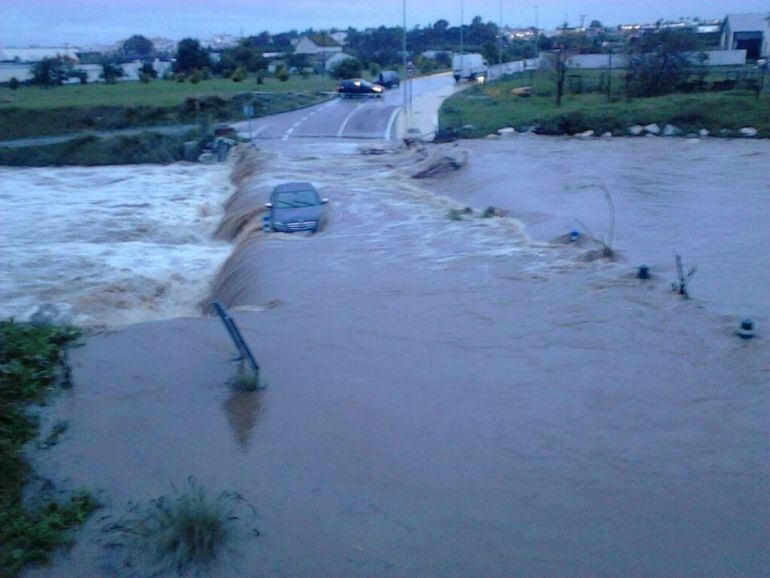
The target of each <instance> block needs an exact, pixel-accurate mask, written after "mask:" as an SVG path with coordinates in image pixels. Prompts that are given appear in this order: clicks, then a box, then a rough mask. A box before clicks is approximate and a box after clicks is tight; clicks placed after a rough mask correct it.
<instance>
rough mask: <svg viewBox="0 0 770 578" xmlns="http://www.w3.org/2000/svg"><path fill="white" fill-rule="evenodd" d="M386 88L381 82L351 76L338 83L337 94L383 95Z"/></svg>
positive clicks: (347, 96)
mask: <svg viewBox="0 0 770 578" xmlns="http://www.w3.org/2000/svg"><path fill="white" fill-rule="evenodd" d="M383 92H385V89H384V88H383V87H382V86H380V85H379V84H374V83H372V82H369V81H368V80H364V79H363V78H351V79H349V80H343V81H342V82H340V83H339V84H338V85H337V94H339V95H340V96H342V97H343V98H350V97H352V96H375V97H381V96H382V93H383Z"/></svg>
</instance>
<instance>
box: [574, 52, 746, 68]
mask: <svg viewBox="0 0 770 578" xmlns="http://www.w3.org/2000/svg"><path fill="white" fill-rule="evenodd" d="M701 54H706V55H707V56H708V60H707V61H706V62H705V64H707V65H708V66H741V65H744V64H746V51H745V50H705V51H703V53H701V52H690V53H689V54H688V58H689V59H690V61H691V62H693V63H699V57H700V55H701ZM610 56H611V57H612V68H625V67H626V65H627V64H628V57H627V56H626V55H625V54H612V55H610V54H576V55H575V56H570V57H569V58H568V59H567V67H569V68H589V69H591V68H609V67H610Z"/></svg>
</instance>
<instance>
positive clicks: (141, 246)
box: [0, 165, 231, 325]
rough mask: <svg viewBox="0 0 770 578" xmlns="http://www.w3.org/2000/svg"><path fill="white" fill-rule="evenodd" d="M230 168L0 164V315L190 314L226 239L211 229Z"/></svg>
mask: <svg viewBox="0 0 770 578" xmlns="http://www.w3.org/2000/svg"><path fill="white" fill-rule="evenodd" d="M228 176H229V169H228V168H226V167H222V166H219V167H204V166H200V165H173V166H142V167H104V168H49V169H0V212H1V213H2V215H3V224H2V230H1V231H0V250H2V253H3V289H2V292H3V300H2V305H0V315H2V316H16V317H18V318H21V319H25V318H27V317H28V316H29V315H31V314H33V313H34V312H35V311H36V310H37V308H38V307H39V306H41V305H45V304H49V305H53V306H54V307H56V309H57V311H58V312H59V315H58V318H59V319H61V320H65V321H66V320H69V321H74V322H75V323H78V324H81V325H122V324H127V323H136V322H139V321H147V320H152V319H167V318H169V317H177V316H180V315H194V314H196V313H197V311H196V305H197V303H198V301H199V300H200V299H202V298H204V297H205V296H206V294H207V291H208V285H209V283H210V280H211V276H212V274H213V271H215V270H216V268H217V267H218V266H219V264H220V263H221V262H222V261H223V260H224V259H225V258H226V256H227V254H228V253H229V250H230V249H229V247H228V246H227V245H226V244H225V243H217V242H214V241H213V239H212V233H213V231H214V228H215V227H216V224H217V222H218V220H219V218H220V211H221V203H222V201H223V199H225V198H226V197H227V195H228V194H229V192H230V189H231V185H230V184H229V181H228Z"/></svg>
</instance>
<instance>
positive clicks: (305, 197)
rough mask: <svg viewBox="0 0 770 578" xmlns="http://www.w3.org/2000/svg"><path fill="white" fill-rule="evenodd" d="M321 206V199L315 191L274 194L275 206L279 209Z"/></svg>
mask: <svg viewBox="0 0 770 578" xmlns="http://www.w3.org/2000/svg"><path fill="white" fill-rule="evenodd" d="M320 204H321V199H319V198H318V193H316V192H315V191H313V190H304V191H286V192H280V193H273V206H274V207H275V208H277V209H289V208H293V207H294V208H296V207H312V206H315V205H320Z"/></svg>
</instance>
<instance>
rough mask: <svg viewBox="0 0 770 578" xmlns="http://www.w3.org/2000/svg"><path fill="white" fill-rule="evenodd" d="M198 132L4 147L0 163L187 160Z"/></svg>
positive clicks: (99, 163) (41, 164)
mask: <svg viewBox="0 0 770 578" xmlns="http://www.w3.org/2000/svg"><path fill="white" fill-rule="evenodd" d="M191 140H199V136H198V133H194V132H193V133H190V132H188V133H185V134H180V135H167V134H157V133H150V132H145V133H141V134H136V135H126V136H112V137H96V136H83V137H79V138H76V139H72V140H69V141H66V142H62V143H57V144H50V145H41V146H28V147H18V148H8V147H0V166H3V165H5V166H16V167H48V166H70V165H78V166H89V167H90V166H105V165H134V164H166V163H172V162H175V161H179V160H183V158H184V143H185V142H187V141H191Z"/></svg>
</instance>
